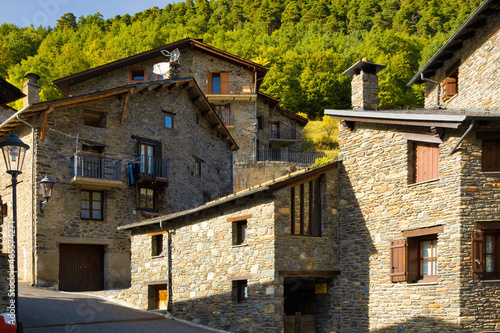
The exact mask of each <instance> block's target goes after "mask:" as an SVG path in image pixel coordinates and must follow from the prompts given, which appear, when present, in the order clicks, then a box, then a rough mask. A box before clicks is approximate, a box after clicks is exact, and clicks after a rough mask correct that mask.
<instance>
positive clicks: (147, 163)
mask: <svg viewBox="0 0 500 333" xmlns="http://www.w3.org/2000/svg"><path fill="white" fill-rule="evenodd" d="M155 148H156V147H155V146H154V145H151V144H147V143H141V144H140V156H141V173H142V174H147V175H148V176H150V177H153V174H154V156H155Z"/></svg>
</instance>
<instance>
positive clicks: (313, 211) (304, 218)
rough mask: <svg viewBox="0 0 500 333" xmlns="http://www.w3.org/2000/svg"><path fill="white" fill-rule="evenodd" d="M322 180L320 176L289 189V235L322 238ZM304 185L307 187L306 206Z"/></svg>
mask: <svg viewBox="0 0 500 333" xmlns="http://www.w3.org/2000/svg"><path fill="white" fill-rule="evenodd" d="M322 178H323V177H321V176H320V177H317V178H315V179H312V180H310V181H307V182H304V183H301V184H296V185H293V186H292V187H290V224H291V229H290V234H291V235H293V236H308V237H321V236H322V207H323V205H322V203H321V201H322V189H321V187H322V184H323V182H322ZM306 184H307V187H308V192H307V204H306V189H305V187H306ZM311 188H312V190H311ZM297 196H298V200H297ZM297 203H298V208H297ZM297 213H298V214H297ZM297 219H298V221H297Z"/></svg>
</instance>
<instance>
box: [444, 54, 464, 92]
mask: <svg viewBox="0 0 500 333" xmlns="http://www.w3.org/2000/svg"><path fill="white" fill-rule="evenodd" d="M460 64H461V61H460V60H459V61H457V62H456V63H454V64H453V66H451V67H450V68H449V69H448V70H447V71H446V79H445V80H444V82H443V99H444V100H447V99H449V98H451V97H453V96H455V95H456V94H457V93H458V68H459V67H460Z"/></svg>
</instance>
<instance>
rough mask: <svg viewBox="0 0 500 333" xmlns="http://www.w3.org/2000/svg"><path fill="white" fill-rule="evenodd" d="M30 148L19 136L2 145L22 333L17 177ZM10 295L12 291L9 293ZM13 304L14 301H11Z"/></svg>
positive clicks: (17, 311)
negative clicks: (9, 182) (9, 191)
mask: <svg viewBox="0 0 500 333" xmlns="http://www.w3.org/2000/svg"><path fill="white" fill-rule="evenodd" d="M29 148H30V146H28V145H27V144H25V143H24V142H22V141H21V139H19V138H18V137H17V135H15V134H12V135H11V136H10V137H8V138H7V139H5V140H4V141H3V142H1V143H0V149H2V153H3V158H4V160H5V167H6V169H7V173H8V174H10V175H11V176H12V221H13V229H14V233H13V234H14V235H13V236H14V237H13V249H14V315H15V318H16V326H17V331H18V332H21V331H22V325H21V323H20V322H19V320H18V317H19V316H18V313H19V303H18V296H19V292H18V290H19V278H18V277H19V276H18V269H17V202H16V197H17V175H19V174H21V173H22V171H21V170H22V168H23V163H24V157H25V156H26V150H28V149H29ZM9 293H10V291H9ZM11 302H12V300H11Z"/></svg>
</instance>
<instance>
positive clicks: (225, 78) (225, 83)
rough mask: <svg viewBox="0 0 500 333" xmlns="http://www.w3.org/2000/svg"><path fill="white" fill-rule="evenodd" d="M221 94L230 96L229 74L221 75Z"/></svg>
mask: <svg viewBox="0 0 500 333" xmlns="http://www.w3.org/2000/svg"><path fill="white" fill-rule="evenodd" d="M220 93H221V94H225V95H227V94H229V73H220Z"/></svg>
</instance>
